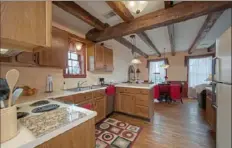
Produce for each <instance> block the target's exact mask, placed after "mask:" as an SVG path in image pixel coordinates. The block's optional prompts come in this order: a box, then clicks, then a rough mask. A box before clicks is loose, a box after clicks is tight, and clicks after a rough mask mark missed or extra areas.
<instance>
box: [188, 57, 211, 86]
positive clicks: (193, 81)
mask: <svg viewBox="0 0 232 148" xmlns="http://www.w3.org/2000/svg"><path fill="white" fill-rule="evenodd" d="M212 58H213V57H212V56H208V57H199V58H189V61H188V84H189V87H192V88H194V87H195V86H197V85H200V84H207V83H209V82H208V81H206V79H207V78H208V77H209V75H211V73H212Z"/></svg>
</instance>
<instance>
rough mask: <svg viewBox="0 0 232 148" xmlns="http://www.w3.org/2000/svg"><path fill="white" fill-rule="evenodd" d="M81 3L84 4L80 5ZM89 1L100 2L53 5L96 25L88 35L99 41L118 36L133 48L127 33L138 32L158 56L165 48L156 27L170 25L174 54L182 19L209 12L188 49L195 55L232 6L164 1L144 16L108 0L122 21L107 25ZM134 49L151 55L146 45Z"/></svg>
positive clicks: (143, 54)
mask: <svg viewBox="0 0 232 148" xmlns="http://www.w3.org/2000/svg"><path fill="white" fill-rule="evenodd" d="M79 3H80V4H81V5H79ZM87 3H89V4H90V5H91V3H94V4H96V2H89V1H85V2H72V1H69V2H64V1H63V2H59V1H53V4H55V5H56V6H58V7H59V8H61V9H63V10H64V11H65V12H67V13H69V14H71V15H73V16H75V17H76V18H78V19H80V20H82V21H83V22H85V23H87V24H88V25H90V26H92V27H94V28H93V29H91V30H89V31H88V33H87V34H86V37H87V39H89V40H92V41H95V42H100V41H106V40H108V39H115V40H116V41H117V42H118V43H120V44H123V45H124V46H125V47H127V48H129V49H130V48H131V47H132V44H131V43H130V41H129V40H128V36H127V37H126V36H125V35H130V34H136V36H138V37H139V38H140V41H141V42H143V44H144V45H146V47H145V48H150V49H151V50H152V51H153V53H156V55H157V56H161V53H162V51H161V50H162V48H161V46H160V43H159V41H156V42H154V37H153V36H154V32H153V30H157V31H158V30H159V32H157V31H156V32H157V33H158V34H159V33H160V31H161V30H162V28H163V29H164V30H166V28H167V35H168V38H169V41H170V45H169V46H170V51H171V53H172V55H175V52H176V51H175V49H176V48H177V47H176V45H177V44H178V40H176V36H178V32H177V34H176V24H179V23H180V22H181V23H182V21H186V20H191V19H195V18H198V17H199V16H205V15H207V14H209V15H208V17H207V19H205V21H204V23H203V21H202V27H201V28H200V30H197V31H198V34H197V35H196V37H195V38H194V40H193V42H192V43H191V46H190V47H189V48H188V51H189V53H190V54H191V53H192V52H193V51H194V50H195V49H196V48H197V46H198V45H199V44H200V42H201V41H202V40H203V39H204V37H205V36H206V34H207V33H208V32H209V31H210V29H211V28H212V27H213V25H214V24H215V22H216V20H217V19H218V18H219V16H220V15H221V14H222V12H223V11H224V10H226V9H228V8H231V7H232V2H228V1H227V2H226V1H224V2H180V3H178V4H175V5H173V3H172V2H163V9H161V8H159V9H158V10H156V11H154V12H151V11H150V12H148V13H147V14H144V15H142V16H139V17H137V16H136V17H135V16H133V15H132V13H131V12H130V11H129V10H128V9H127V7H126V6H125V4H124V3H123V2H120V1H107V2H105V5H106V6H107V5H108V7H109V8H108V9H112V10H113V11H114V12H115V13H116V14H117V16H119V20H118V21H116V23H113V24H112V23H110V24H111V25H113V26H110V25H109V24H107V22H106V20H104V19H102V18H101V17H99V15H97V14H96V13H94V11H91V9H93V8H94V7H88V6H89V5H88V4H87ZM149 3H150V2H149ZM97 4H99V6H100V4H104V2H103V1H102V2H98V3H97ZM106 6H105V7H106ZM153 10H155V9H153ZM96 11H103V10H102V9H101V10H99V8H96ZM114 18H115V17H114ZM120 19H121V20H120ZM202 19H204V18H202ZM162 26H163V27H162ZM154 28H157V29H154ZM147 29H149V30H147ZM150 29H151V30H150ZM164 30H162V31H164ZM174 30H175V34H174ZM157 33H155V34H157ZM196 33H197V32H196ZM161 34H162V33H161ZM164 35H165V34H164ZM159 36H160V34H159ZM156 45H157V46H156ZM210 45H212V44H210ZM210 45H209V46H210ZM136 46H137V44H136ZM209 46H208V47H209ZM157 47H159V48H157ZM134 48H135V52H137V53H138V54H140V55H142V56H144V57H148V54H149V53H150V52H151V51H150V52H149V53H148V52H145V50H144V46H143V47H141V46H137V47H134ZM211 49H212V48H209V51H210V50H211ZM186 50H187V48H186ZM178 51H179V50H178ZM149 55H150V54H149Z"/></svg>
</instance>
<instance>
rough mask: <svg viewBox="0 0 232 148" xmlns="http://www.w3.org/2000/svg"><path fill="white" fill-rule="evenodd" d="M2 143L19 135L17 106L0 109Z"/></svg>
mask: <svg viewBox="0 0 232 148" xmlns="http://www.w3.org/2000/svg"><path fill="white" fill-rule="evenodd" d="M0 112H1V113H0V115H1V116H0V119H1V137H0V139H1V143H3V142H5V141H7V140H10V139H12V138H14V137H15V136H16V135H17V134H18V127H17V109H16V106H15V105H14V106H11V107H7V108H3V109H0Z"/></svg>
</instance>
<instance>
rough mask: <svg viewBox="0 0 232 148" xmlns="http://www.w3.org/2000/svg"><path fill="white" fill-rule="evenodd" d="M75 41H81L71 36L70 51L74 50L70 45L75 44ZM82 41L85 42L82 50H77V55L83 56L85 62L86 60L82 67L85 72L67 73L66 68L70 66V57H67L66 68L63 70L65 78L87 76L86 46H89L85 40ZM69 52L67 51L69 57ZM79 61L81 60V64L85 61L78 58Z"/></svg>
mask: <svg viewBox="0 0 232 148" xmlns="http://www.w3.org/2000/svg"><path fill="white" fill-rule="evenodd" d="M73 42H80V41H79V40H77V39H75V38H69V49H68V52H69V51H72V50H71V49H70V46H71V45H70V44H73ZM81 43H82V44H83V46H82V49H81V51H76V53H77V55H81V56H83V62H84V64H83V66H84V67H81V69H83V71H84V74H66V68H68V67H69V66H68V60H69V58H67V59H66V68H65V69H64V70H63V77H64V78H86V51H87V50H86V48H87V46H86V44H85V43H83V42H81ZM68 52H67V57H68ZM72 52H73V51H72ZM77 61H79V62H80V66H82V63H83V62H82V61H81V60H77Z"/></svg>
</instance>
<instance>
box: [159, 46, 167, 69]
mask: <svg viewBox="0 0 232 148" xmlns="http://www.w3.org/2000/svg"><path fill="white" fill-rule="evenodd" d="M160 67H161V68H164V69H167V68H168V67H169V64H168V63H166V59H165V48H164V64H162V65H160Z"/></svg>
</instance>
